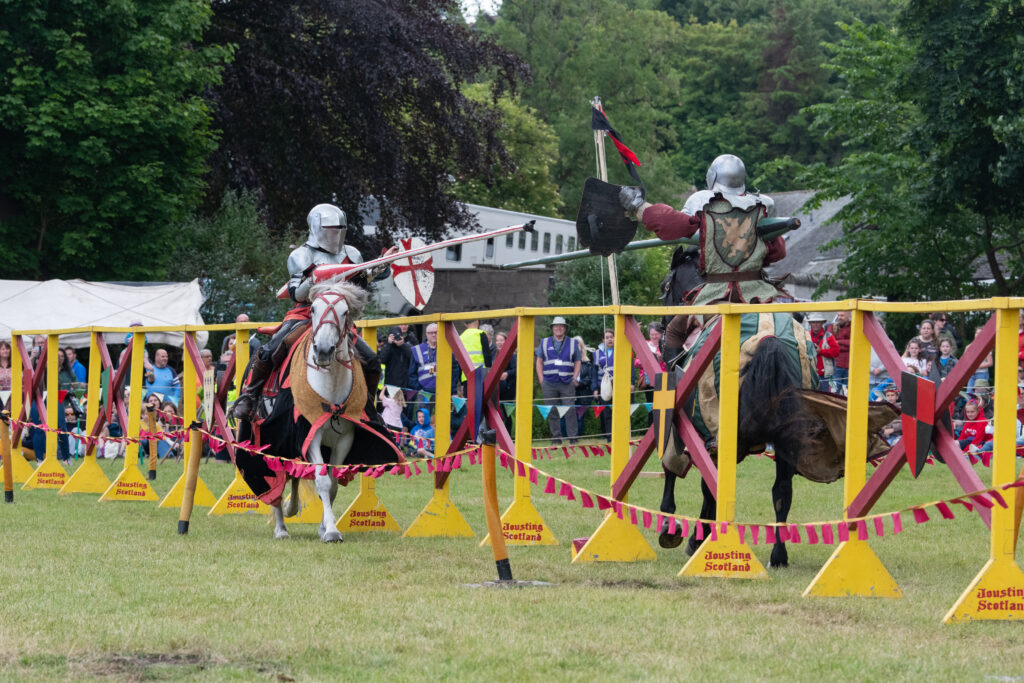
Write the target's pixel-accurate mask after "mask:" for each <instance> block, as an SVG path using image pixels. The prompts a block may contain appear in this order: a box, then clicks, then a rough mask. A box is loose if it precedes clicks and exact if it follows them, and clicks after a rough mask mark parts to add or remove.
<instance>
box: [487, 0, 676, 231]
mask: <svg viewBox="0 0 1024 683" xmlns="http://www.w3.org/2000/svg"><path fill="white" fill-rule="evenodd" d="M655 6H656V3H654V2H644V1H643V0H635V1H627V0H596V1H595V2H587V3H579V2H572V1H571V0H555V1H553V2H534V1H533V0H504V1H503V2H502V4H501V9H500V11H499V13H498V18H497V20H496V22H495V23H494V25H493V28H491V29H489V30H492V31H493V32H494V34H495V36H496V37H497V39H498V41H499V42H500V43H501V45H503V46H504V47H506V48H508V49H510V50H512V51H514V52H516V53H517V54H519V55H520V56H522V57H523V59H525V60H526V62H527V63H528V64H529V65H530V68H531V70H532V81H531V83H530V84H529V85H527V86H525V87H524V89H523V93H522V99H523V102H524V103H525V104H527V105H529V106H530V107H532V108H534V109H536V110H537V111H538V112H539V113H540V115H541V116H543V117H544V118H545V120H546V121H547V122H548V123H549V124H551V126H552V127H553V128H554V130H555V132H556V134H557V136H558V151H559V155H558V163H557V165H556V167H555V170H554V180H555V182H556V183H557V184H558V186H559V188H560V192H561V195H562V199H563V202H564V206H565V212H566V213H567V214H572V215H574V214H575V208H576V206H577V205H578V203H579V195H580V192H581V190H582V188H583V181H584V180H585V179H586V178H587V176H593V175H596V171H595V168H596V164H595V156H594V142H593V131H592V129H591V126H590V100H591V98H593V97H594V96H595V95H596V96H600V97H601V99H602V101H603V103H604V106H605V109H606V111H607V113H608V118H609V119H610V120H611V122H612V124H613V125H614V126H615V127H616V129H617V130H618V131H619V132H620V133H621V134H622V136H623V138H624V140H625V142H626V144H627V145H629V146H630V148H632V149H633V151H634V152H636V153H637V156H638V157H639V158H640V161H641V162H642V163H643V164H644V168H643V169H641V174H642V176H643V178H644V180H645V182H646V183H647V185H648V187H649V189H650V191H651V195H652V196H653V197H664V198H670V197H672V196H673V195H678V194H679V193H680V192H681V191H682V190H683V189H684V185H683V183H681V182H680V180H679V178H678V177H677V176H676V174H675V173H674V172H673V170H672V164H671V161H670V159H669V158H668V155H667V154H666V153H665V152H666V151H668V150H670V149H672V148H673V147H674V146H675V144H676V134H675V131H674V130H673V125H672V124H673V121H672V116H671V111H670V107H671V106H672V103H673V102H675V100H676V97H677V94H678V85H679V73H678V69H677V65H678V44H679V40H680V29H679V25H678V24H677V23H676V22H675V21H674V20H673V19H672V17H670V16H669V15H667V14H666V13H664V12H661V11H658V10H656V9H655ZM608 170H609V174H610V178H611V180H612V181H613V182H619V183H629V184H632V182H633V181H632V180H630V178H629V176H628V175H627V173H626V171H625V169H624V167H623V165H622V164H621V163H619V161H618V159H617V155H616V153H615V151H614V148H612V147H611V146H610V145H609V149H608Z"/></svg>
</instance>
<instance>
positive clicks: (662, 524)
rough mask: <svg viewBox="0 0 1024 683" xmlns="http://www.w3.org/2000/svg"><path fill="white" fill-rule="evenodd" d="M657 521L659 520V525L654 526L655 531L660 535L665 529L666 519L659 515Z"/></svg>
mask: <svg viewBox="0 0 1024 683" xmlns="http://www.w3.org/2000/svg"><path fill="white" fill-rule="evenodd" d="M656 520H657V523H656V524H655V525H654V531H655V532H656V533H659V534H660V533H661V530H662V529H663V528H665V517H664V515H658V516H657V517H656Z"/></svg>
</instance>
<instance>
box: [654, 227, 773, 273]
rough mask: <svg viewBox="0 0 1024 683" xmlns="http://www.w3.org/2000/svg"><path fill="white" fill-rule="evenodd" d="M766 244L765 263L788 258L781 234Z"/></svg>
mask: <svg viewBox="0 0 1024 683" xmlns="http://www.w3.org/2000/svg"><path fill="white" fill-rule="evenodd" d="M644 215H647V214H644ZM765 246H766V247H768V253H767V254H765V255H764V264H765V265H768V264H769V263H775V262H776V261H781V260H782V259H784V258H786V240H784V239H782V236H781V235H780V236H779V237H776V238H775V239H773V240H770V241H769V242H767V243H766V244H765Z"/></svg>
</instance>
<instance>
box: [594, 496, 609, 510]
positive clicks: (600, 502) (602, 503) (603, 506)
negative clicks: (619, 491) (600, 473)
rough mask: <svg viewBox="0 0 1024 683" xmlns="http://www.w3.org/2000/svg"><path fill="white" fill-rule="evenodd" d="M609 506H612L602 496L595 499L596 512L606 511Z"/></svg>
mask: <svg viewBox="0 0 1024 683" xmlns="http://www.w3.org/2000/svg"><path fill="white" fill-rule="evenodd" d="M611 506H612V504H611V501H609V500H608V499H607V498H605V497H604V496H598V497H597V509H598V510H607V509H608V508H610V507H611Z"/></svg>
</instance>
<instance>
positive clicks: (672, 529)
mask: <svg viewBox="0 0 1024 683" xmlns="http://www.w3.org/2000/svg"><path fill="white" fill-rule="evenodd" d="M668 533H669V534H670V535H675V533H676V518H675V517H669V518H668Z"/></svg>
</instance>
